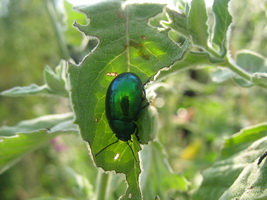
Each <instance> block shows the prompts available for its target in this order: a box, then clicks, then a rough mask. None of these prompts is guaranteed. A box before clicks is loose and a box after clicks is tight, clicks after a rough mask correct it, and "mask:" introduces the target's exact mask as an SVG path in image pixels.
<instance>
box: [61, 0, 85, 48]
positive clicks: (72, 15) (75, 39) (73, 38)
mask: <svg viewBox="0 0 267 200" xmlns="http://www.w3.org/2000/svg"><path fill="white" fill-rule="evenodd" d="M64 8H65V11H66V18H67V19H66V25H67V30H66V31H65V32H64V35H65V37H66V40H67V42H68V43H70V44H71V45H74V46H78V45H80V44H81V42H82V40H83V37H82V34H81V33H79V32H77V31H76V30H75V29H74V28H73V27H72V26H73V22H74V21H76V22H79V23H80V24H86V19H85V18H84V15H83V14H81V13H79V12H76V11H74V9H73V5H72V4H71V3H69V2H68V1H64Z"/></svg>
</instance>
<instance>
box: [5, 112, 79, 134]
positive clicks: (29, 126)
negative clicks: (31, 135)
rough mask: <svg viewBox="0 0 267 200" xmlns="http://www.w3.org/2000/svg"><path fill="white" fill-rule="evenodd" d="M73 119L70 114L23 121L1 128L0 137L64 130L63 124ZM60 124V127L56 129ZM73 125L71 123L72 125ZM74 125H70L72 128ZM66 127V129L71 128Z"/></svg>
mask: <svg viewBox="0 0 267 200" xmlns="http://www.w3.org/2000/svg"><path fill="white" fill-rule="evenodd" d="M72 119H73V114H72V113H66V114H56V115H45V116H42V117H38V118H35V119H31V120H24V121H21V122H19V123H18V124H17V125H15V126H11V127H10V126H2V127H1V128H0V136H13V135H15V134H16V133H18V132H21V133H24V132H32V131H36V130H40V129H52V128H56V131H57V130H64V129H65V128H64V127H66V125H65V126H64V127H63V124H62V123H64V122H69V121H70V120H72ZM59 124H61V127H60V128H59V127H57V126H58V125H59ZM72 124H73V123H72ZM73 126H74V125H71V127H73ZM71 127H68V128H71Z"/></svg>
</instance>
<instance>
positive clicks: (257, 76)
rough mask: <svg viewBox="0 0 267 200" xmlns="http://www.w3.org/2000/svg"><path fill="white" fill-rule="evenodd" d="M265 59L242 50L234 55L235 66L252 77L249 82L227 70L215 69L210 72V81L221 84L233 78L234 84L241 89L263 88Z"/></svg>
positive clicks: (265, 69) (265, 70) (266, 69)
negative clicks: (257, 86) (254, 86)
mask: <svg viewBox="0 0 267 200" xmlns="http://www.w3.org/2000/svg"><path fill="white" fill-rule="evenodd" d="M265 63H266V59H265V58H264V57H263V56H262V55H260V54H257V53H255V52H253V51H250V50H242V51H238V52H237V54H236V64H237V65H238V66H239V67H240V68H242V69H244V70H245V71H246V72H248V73H250V74H251V76H252V79H251V80H246V79H244V78H242V77H240V76H238V75H237V74H235V73H234V72H233V71H231V70H230V69H228V68H217V69H215V71H213V72H212V74H211V75H212V79H213V81H215V82H219V83H220V82H223V81H225V80H227V79H229V78H233V79H234V80H235V82H236V83H237V84H238V85H240V86H242V87H250V86H252V85H253V84H255V85H261V86H263V87H265V84H266V83H265V72H267V68H266V66H265Z"/></svg>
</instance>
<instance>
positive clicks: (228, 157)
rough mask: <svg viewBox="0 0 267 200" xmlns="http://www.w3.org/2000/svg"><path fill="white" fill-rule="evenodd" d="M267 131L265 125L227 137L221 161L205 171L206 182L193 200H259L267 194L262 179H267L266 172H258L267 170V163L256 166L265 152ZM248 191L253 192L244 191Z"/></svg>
mask: <svg viewBox="0 0 267 200" xmlns="http://www.w3.org/2000/svg"><path fill="white" fill-rule="evenodd" d="M266 131H267V123H263V124H259V125H256V126H252V127H248V128H246V129H243V130H241V131H240V132H239V133H237V134H235V135H233V136H231V137H229V138H227V139H226V140H225V142H224V147H223V149H222V152H221V155H220V157H219V158H218V160H217V161H216V162H215V164H214V165H213V166H212V167H211V168H209V169H207V170H205V171H204V173H203V176H204V179H203V182H202V184H201V186H200V187H199V189H198V190H197V191H196V193H195V194H194V199H196V200H202V199H203V200H204V199H205V200H206V199H257V197H260V196H261V195H262V193H263V192H266V189H265V188H266V186H267V185H266V181H263V180H266V178H264V177H266V176H267V171H266V170H259V168H261V169H265V168H266V166H265V165H266V162H265V161H263V162H262V163H261V165H262V166H258V165H257V162H258V159H259V157H260V156H261V155H262V154H263V153H264V152H265V151H266V146H267V137H266ZM250 175H251V176H250ZM245 177H246V178H245ZM247 178H249V180H250V181H248V179H247ZM215 186H216V187H215ZM248 190H251V193H250V192H245V191H248ZM250 194H251V196H250Z"/></svg>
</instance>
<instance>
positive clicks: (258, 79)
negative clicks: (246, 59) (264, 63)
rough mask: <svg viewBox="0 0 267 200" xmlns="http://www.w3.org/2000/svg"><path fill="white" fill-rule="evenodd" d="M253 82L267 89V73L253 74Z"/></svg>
mask: <svg viewBox="0 0 267 200" xmlns="http://www.w3.org/2000/svg"><path fill="white" fill-rule="evenodd" d="M252 82H253V83H254V84H255V85H260V86H263V87H267V73H261V72H258V73H254V74H252Z"/></svg>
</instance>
